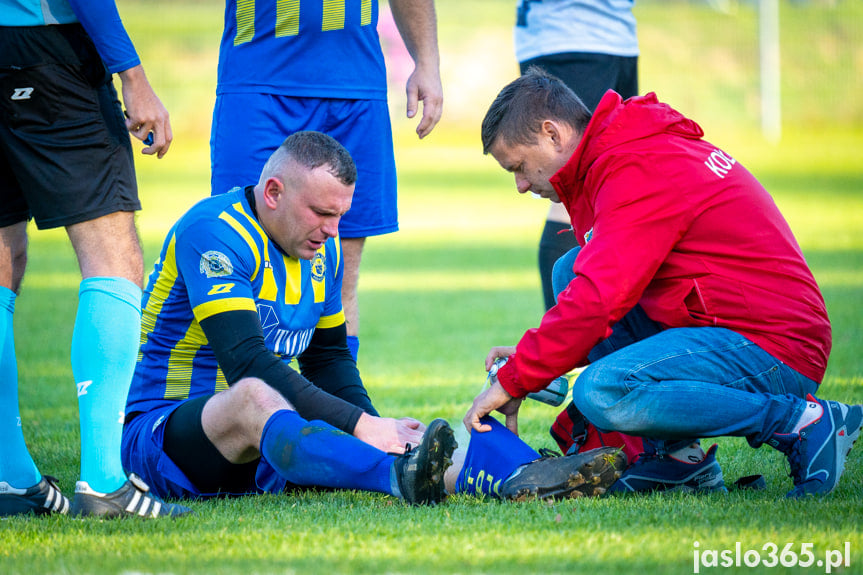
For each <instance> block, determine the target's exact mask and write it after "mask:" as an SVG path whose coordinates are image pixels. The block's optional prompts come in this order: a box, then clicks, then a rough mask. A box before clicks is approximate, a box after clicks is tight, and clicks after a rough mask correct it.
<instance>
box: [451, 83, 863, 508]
mask: <svg viewBox="0 0 863 575" xmlns="http://www.w3.org/2000/svg"><path fill="white" fill-rule="evenodd" d="M703 135H704V133H703V131H702V130H701V128H700V127H699V126H698V125H697V124H696V123H695V122H693V121H691V120H689V119H687V118H685V117H684V116H683V115H682V114H680V113H679V112H677V111H675V110H673V109H672V108H670V107H669V106H667V105H665V104H662V103H660V102H658V101H657V99H656V96H655V95H654V94H648V95H646V96H643V97H635V98H631V99H629V100H626V101H625V102H624V101H622V100H621V98H620V96H618V95H617V94H616V93H614V92H611V91H609V92H608V93H606V95H605V96H604V97H603V99H602V100H601V102H600V103H599V105H598V106H597V109H596V111H595V113H594V114H593V115H592V116H591V114H590V112H589V111H588V110H587V108H585V106H584V105H583V104H582V103H581V101H580V100H579V99H578V97H577V96H576V95H575V94H574V93H573V92H572V91H571V90H569V89H568V88H567V87H566V86H565V85H564V84H563V83H562V82H560V81H559V80H558V79H557V78H555V77H554V76H550V75H548V74H546V73H544V72H541V71H540V70H538V69H534V70H531V71H530V72H529V73H527V74H526V75H524V76H522V77H521V78H519V79H517V80H515V81H513V82H512V83H510V84H509V85H508V86H506V87H505V88H504V89H503V90H502V91H501V93H500V94H499V95H498V97H497V98H496V99H495V101H494V103H492V105H491V107H490V108H489V111H488V113H487V114H486V117H485V120H484V121H483V125H482V140H483V146H484V151H485V153H491V155H492V156H494V158H495V159H496V160H497V161H498V162H499V163H500V165H501V166H502V167H503V168H504V169H506V170H507V171H509V172H511V173H513V174H514V175H515V181H516V186H517V188H518V191H519V192H520V193H524V192H528V191H531V192H534V193H535V194H538V195H540V196H542V197H545V198H548V199H549V200H551V201H553V202H560V203H562V204H563V205H564V206H565V207H566V209H567V212H568V213H569V215H570V218H571V220H572V225H573V231H574V233H575V235H576V238H577V239H578V242H579V247H578V248H576V249H575V250H574V253H570V254H567V256H564V258H562V260H561V262H560V265H559V266H558V268H557V269H556V275H557V277H558V282H557V283H558V284H560V283H563V284H564V286H565V287H564V288H563V289H562V291H561V292H560V293H559V294H558V300H557V305H556V306H555V307H553V308H552V309H551V310H549V311H548V312H547V313H546V314H545V316H544V317H543V319H542V322H541V324H540V326H539V327H538V328H534V329H531V330H528V331H527V332H526V333H525V334H524V336H523V337H522V338H521V340H520V341H519V343H518V345H517V346H516V347H514V348H493V349H492V350H491V351H490V352H489V355H488V357H487V359H486V364H487V366H490V365H491V363H492V362H493V361H494V360H495V359H496V358H498V357H509V361H508V362H507V363H506V364H505V365H504V366H503V367H501V368H500V370H499V371H498V373H497V378H496V381H494V384H493V385H492V386H491V387H490V388H488V389H487V390H486V391H484V392H483V393H481V394H480V395H479V396H477V397H476V399H475V400H474V402H473V406H472V407H471V408H470V410H468V412H467V415H466V416H465V419H464V422H465V425H466V426H467V427H468V429H469V430H470V429H473V430H476V431H484V430H485V427H484V426H483V425H482V424H481V423H480V421H479V418H480V417H482V416H484V415H486V414H487V413H489V412H491V411H493V410H495V409H498V410H499V411H501V412H502V413H504V414H505V415H506V416H507V426H508V427H510V428H515V425H516V418H517V413H518V407H519V404H520V401H521V398H522V397H524V396H525V395H526V394H527V393H529V392H531V391H535V390H539V389H542V388H543V387H544V386H546V385H547V384H548V382H549V381H551V380H552V379H553V378H555V377H557V376H559V375H561V374H563V373H566V372H568V371H570V370H572V369H573V368H575V367H577V366H583V365H588V364H589V365H588V367H587V369H585V371H584V372H583V373H582V374H581V375H580V376H579V377H578V379H577V380H576V384H575V387H574V390H573V401H574V402H575V404H576V406H577V407H578V409H579V410H580V411H581V412H582V413H583V414H584V415H585V417H586V418H587V419H588V420H589V421H591V422H592V423H593V424H594V425H596V426H597V427H598V428H600V429H606V430H615V431H620V432H623V433H627V434H632V435H637V436H642V437H645V438H651V439H650V440H649V441H646V443H649V444H650V445H651V446H652V447H653V449H651V453H650V454H649V455H648V456H644V457H641V458H639V460H638V461H637V462H636V464H635V465H633V466H631V467H630V468H629V469H628V470H627V472H626V473H624V476H623V477H622V478H621V479H620V480H619V481H618V482H617V483H616V484H615V486H614V489H612V490H621V491H641V490H651V489H663V488H668V487H684V488H698V485H699V482H700V481H701V480H704V481H705V482H706V486H707V487H708V488H711V487H712V488H721V485H720V484H721V472H719V471H718V465H717V464H716V462H715V458H713V452H714V451H715V450H713V449H712V450H711V451H710V452H709V453H708V454H707V456H705V454H704V452H703V451H702V450H701V448H700V446H698V444H697V438H700V437H716V436H725V435H732V436H744V437H746V438H747V440H748V441H749V443H750V444H751V445H752V446H753V447H758V446H760V445H761V444H762V443H767V444H769V445H771V446H773V447H775V448H776V449H779V450H780V451H782V452H783V453H785V454H786V455H787V457H788V460H789V463H790V468H791V472H792V477H793V479H794V485H795V487H794V489H793V490H792V491H791V492H790V493H789V496H795V497H796V496H803V495H809V494H824V493H828V492H830V491H832V490H833V489H834V488H835V487H836V484H837V482H838V480H839V476H840V475H841V474H842V471H843V468H844V464H845V459H846V456H847V453H848V451H849V450H850V449H851V446H852V444H853V442H854V441H855V440H856V438H857V436H858V435H859V434H860V429H861V426H863V406H859V405H854V406H849V405H844V404H841V403H838V402H835V401H826V400H819V399H816V398H815V397H814V394H815V392H816V391H817V389H818V384H819V383H820V382H821V380H822V378H823V377H824V371H825V368H826V366H827V358H828V356H829V353H830V347H831V335H830V322H829V320H828V318H827V311H826V309H825V305H824V300H823V298H822V296H821V292H820V290H819V288H818V285H817V284H816V282H815V279H814V278H813V276H812V273H811V271H810V270H809V268H808V266H807V265H806V261H805V260H804V258H803V254H802V253H801V250H800V247H799V246H798V245H797V242H796V240H795V239H794V236H793V234H792V233H791V230H790V228H789V226H788V224H787V223H786V221H785V219H784V218H783V217H782V215H781V213H780V212H779V210H778V208H777V207H776V205H775V203H774V202H773V200H772V198H771V197H770V195H769V194H768V193H767V191H766V190H765V189H764V188H763V187H762V186H761V184H759V183H758V181H757V180H756V179H755V178H754V177H753V176H752V175H751V174H750V173H749V172H748V171H746V169H745V168H743V166H741V165H740V164H739V163H738V162H737V161H736V160H735V159H734V158H733V157H731V156H730V155H728V154H727V153H725V152H724V151H722V150H720V149H718V148H717V147H715V146H713V145H712V144H710V143H708V142H706V141H704V140H703V139H702V136H703ZM567 258H568V259H567ZM564 262H568V264H567V263H564ZM565 276H568V277H566V279H565V281H563V282H561V281H560V280H561V278H563V277H565ZM708 468H709V469H708ZM717 472H718V477H719V478H720V481H719V484H717V483H716V481H715V480H716V476H717Z"/></svg>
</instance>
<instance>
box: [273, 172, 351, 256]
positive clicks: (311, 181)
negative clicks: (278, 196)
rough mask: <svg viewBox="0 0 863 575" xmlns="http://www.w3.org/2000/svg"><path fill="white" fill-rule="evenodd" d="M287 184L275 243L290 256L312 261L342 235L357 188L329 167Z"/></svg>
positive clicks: (279, 207)
mask: <svg viewBox="0 0 863 575" xmlns="http://www.w3.org/2000/svg"><path fill="white" fill-rule="evenodd" d="M303 172H304V175H302V176H300V177H298V178H295V179H294V180H292V181H290V182H288V183H286V185H285V191H284V197H283V198H282V201H280V202H279V205H278V206H277V207H276V209H275V212H274V213H275V217H276V225H275V226H274V227H275V230H274V231H272V235H273V239H274V240H276V243H278V244H279V246H280V247H281V248H282V249H283V250H284V251H285V253H287V254H288V255H289V256H293V257H295V258H298V259H304V260H310V259H312V257H313V256H314V255H315V252H316V251H318V250H319V249H321V247H322V246H323V245H324V242H326V241H327V240H328V239H329V238H332V237H335V236H337V235H338V233H339V220H340V219H341V217H342V216H343V215H344V214H345V212H347V211H348V210H349V209H350V207H351V200H352V198H353V194H354V186H353V185H350V186H346V185H344V184H343V183H342V182H340V181H339V180H338V179H337V178H336V177H335V176H333V175H332V174H331V173H330V172H329V171H328V169H327V168H326V167H324V166H321V167H318V168H315V169H314V170H311V171H308V170H303Z"/></svg>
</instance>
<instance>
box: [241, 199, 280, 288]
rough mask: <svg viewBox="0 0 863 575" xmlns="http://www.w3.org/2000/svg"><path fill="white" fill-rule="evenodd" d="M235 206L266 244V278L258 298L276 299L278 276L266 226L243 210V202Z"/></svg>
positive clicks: (262, 282) (264, 244)
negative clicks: (275, 271)
mask: <svg viewBox="0 0 863 575" xmlns="http://www.w3.org/2000/svg"><path fill="white" fill-rule="evenodd" d="M234 208H235V209H236V210H237V211H238V212H240V213H241V214H243V216H245V218H246V220H248V222H249V224H250V225H251V226H252V227H253V228H254V229H255V230H257V232H258V235H260V236H261V243H262V244H263V246H264V278H263V280H262V281H261V292H260V293H259V294H258V299H262V300H266V301H276V298H277V297H278V296H279V287H278V285H276V278H275V277H274V276H273V266H272V264H270V248H269V245H270V239H269V237H267V233H266V232H265V231H264V228H262V227H261V225H260V224H259V223H258V221H257V220H256V219H255V218H253V217H252V216H250V215H249V214H247V213H246V212H245V211H244V210H243V206H242V205H241V204H234ZM255 251H256V252H257V248H255Z"/></svg>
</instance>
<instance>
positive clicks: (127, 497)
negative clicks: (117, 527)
mask: <svg viewBox="0 0 863 575" xmlns="http://www.w3.org/2000/svg"><path fill="white" fill-rule="evenodd" d="M191 512H192V510H191V509H189V508H188V507H183V506H182V505H177V504H174V503H165V502H164V501H162V500H161V499H159V498H158V497H156V496H155V495H153V494H152V493H150V486H149V485H147V484H146V483H144V481H143V480H142V479H141V478H140V477H138V476H137V475H135V474H134V473H131V474H129V479H128V481H126V483H124V484H123V485H122V487H120V489H118V490H117V491H113V492H111V493H99V492H98V491H93V490H92V489H91V488H90V485H88V484H87V482H86V481H79V482H78V483H77V484H76V485H75V497H73V498H72V509H71V513H72V515H78V516H81V517H88V516H97V517H102V518H103V519H110V518H113V517H145V518H152V517H177V516H179V515H185V514H187V513H191Z"/></svg>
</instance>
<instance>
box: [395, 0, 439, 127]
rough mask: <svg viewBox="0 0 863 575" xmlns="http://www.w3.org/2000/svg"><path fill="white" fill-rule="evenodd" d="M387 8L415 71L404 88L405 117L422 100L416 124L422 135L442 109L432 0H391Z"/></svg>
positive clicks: (408, 115)
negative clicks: (418, 121) (420, 116)
mask: <svg viewBox="0 0 863 575" xmlns="http://www.w3.org/2000/svg"><path fill="white" fill-rule="evenodd" d="M390 8H391V9H392V13H393V19H394V20H395V23H396V26H397V27H398V29H399V34H401V37H402V39H403V40H404V42H405V47H406V48H407V49H408V52H409V53H410V55H411V58H413V61H414V71H413V73H412V74H411V75H410V77H409V78H408V81H407V86H406V87H405V91H406V93H407V117H408V118H413V117H414V116H415V115H416V113H417V108H418V106H419V102H420V101H422V103H423V111H422V119H421V120H420V123H419V124H418V125H417V135H419V137H420V138H424V137H425V136H427V135H428V134H429V133H431V131H432V130H433V129H434V127H435V126H436V125H437V123H438V121H439V120H440V117H441V113H442V112H443V87H442V85H441V80H440V54H439V52H438V44H437V16H436V15H435V8H434V0H390Z"/></svg>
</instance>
